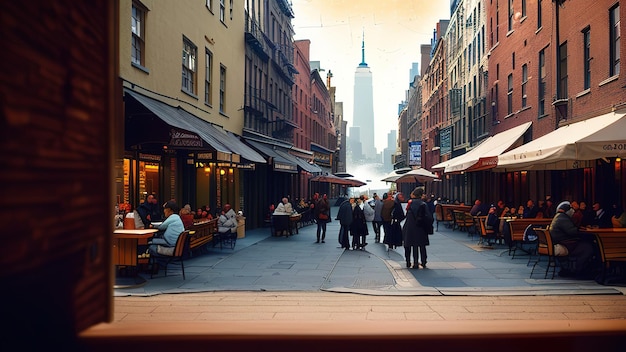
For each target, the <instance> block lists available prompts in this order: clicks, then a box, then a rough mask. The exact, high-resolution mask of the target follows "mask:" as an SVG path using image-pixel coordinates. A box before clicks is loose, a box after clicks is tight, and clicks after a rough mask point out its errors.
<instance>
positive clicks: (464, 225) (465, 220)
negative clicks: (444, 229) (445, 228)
mask: <svg viewBox="0 0 626 352" xmlns="http://www.w3.org/2000/svg"><path fill="white" fill-rule="evenodd" d="M452 213H453V214H454V227H453V228H452V230H454V228H458V229H459V230H461V231H467V234H468V235H471V236H472V237H474V233H475V232H476V224H475V223H474V217H473V216H472V214H470V213H469V212H467V211H462V210H453V211H452Z"/></svg>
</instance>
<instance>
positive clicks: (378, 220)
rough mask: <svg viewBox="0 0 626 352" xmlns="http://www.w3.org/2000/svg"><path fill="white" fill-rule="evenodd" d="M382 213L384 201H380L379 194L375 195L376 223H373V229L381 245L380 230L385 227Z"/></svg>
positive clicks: (377, 241)
mask: <svg viewBox="0 0 626 352" xmlns="http://www.w3.org/2000/svg"><path fill="white" fill-rule="evenodd" d="M382 211H383V201H382V200H380V197H379V196H378V194H376V193H374V221H372V227H373V228H374V234H375V235H376V243H380V228H381V226H383V217H382V215H381V214H382Z"/></svg>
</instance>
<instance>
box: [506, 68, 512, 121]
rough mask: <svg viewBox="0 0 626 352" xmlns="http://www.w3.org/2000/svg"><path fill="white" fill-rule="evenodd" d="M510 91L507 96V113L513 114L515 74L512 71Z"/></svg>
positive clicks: (509, 84)
mask: <svg viewBox="0 0 626 352" xmlns="http://www.w3.org/2000/svg"><path fill="white" fill-rule="evenodd" d="M507 85H508V91H507V97H506V114H507V115H511V114H512V113H513V74H512V73H510V74H509V77H508V84H507Z"/></svg>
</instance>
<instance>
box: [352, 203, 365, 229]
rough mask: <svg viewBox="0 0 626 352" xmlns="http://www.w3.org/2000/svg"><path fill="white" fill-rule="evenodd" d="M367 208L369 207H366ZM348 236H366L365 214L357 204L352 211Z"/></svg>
mask: <svg viewBox="0 0 626 352" xmlns="http://www.w3.org/2000/svg"><path fill="white" fill-rule="evenodd" d="M366 206H368V207H369V205H366ZM350 234H351V235H352V236H366V235H367V223H366V222H365V213H363V209H361V207H360V206H359V205H358V204H357V205H356V206H355V207H354V209H353V210H352V224H350Z"/></svg>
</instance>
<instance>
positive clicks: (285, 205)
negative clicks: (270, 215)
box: [274, 197, 293, 215]
mask: <svg viewBox="0 0 626 352" xmlns="http://www.w3.org/2000/svg"><path fill="white" fill-rule="evenodd" d="M291 214H293V206H291V203H289V199H287V197H285V198H283V200H282V202H281V203H278V206H277V207H276V209H275V210H274V215H291Z"/></svg>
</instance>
